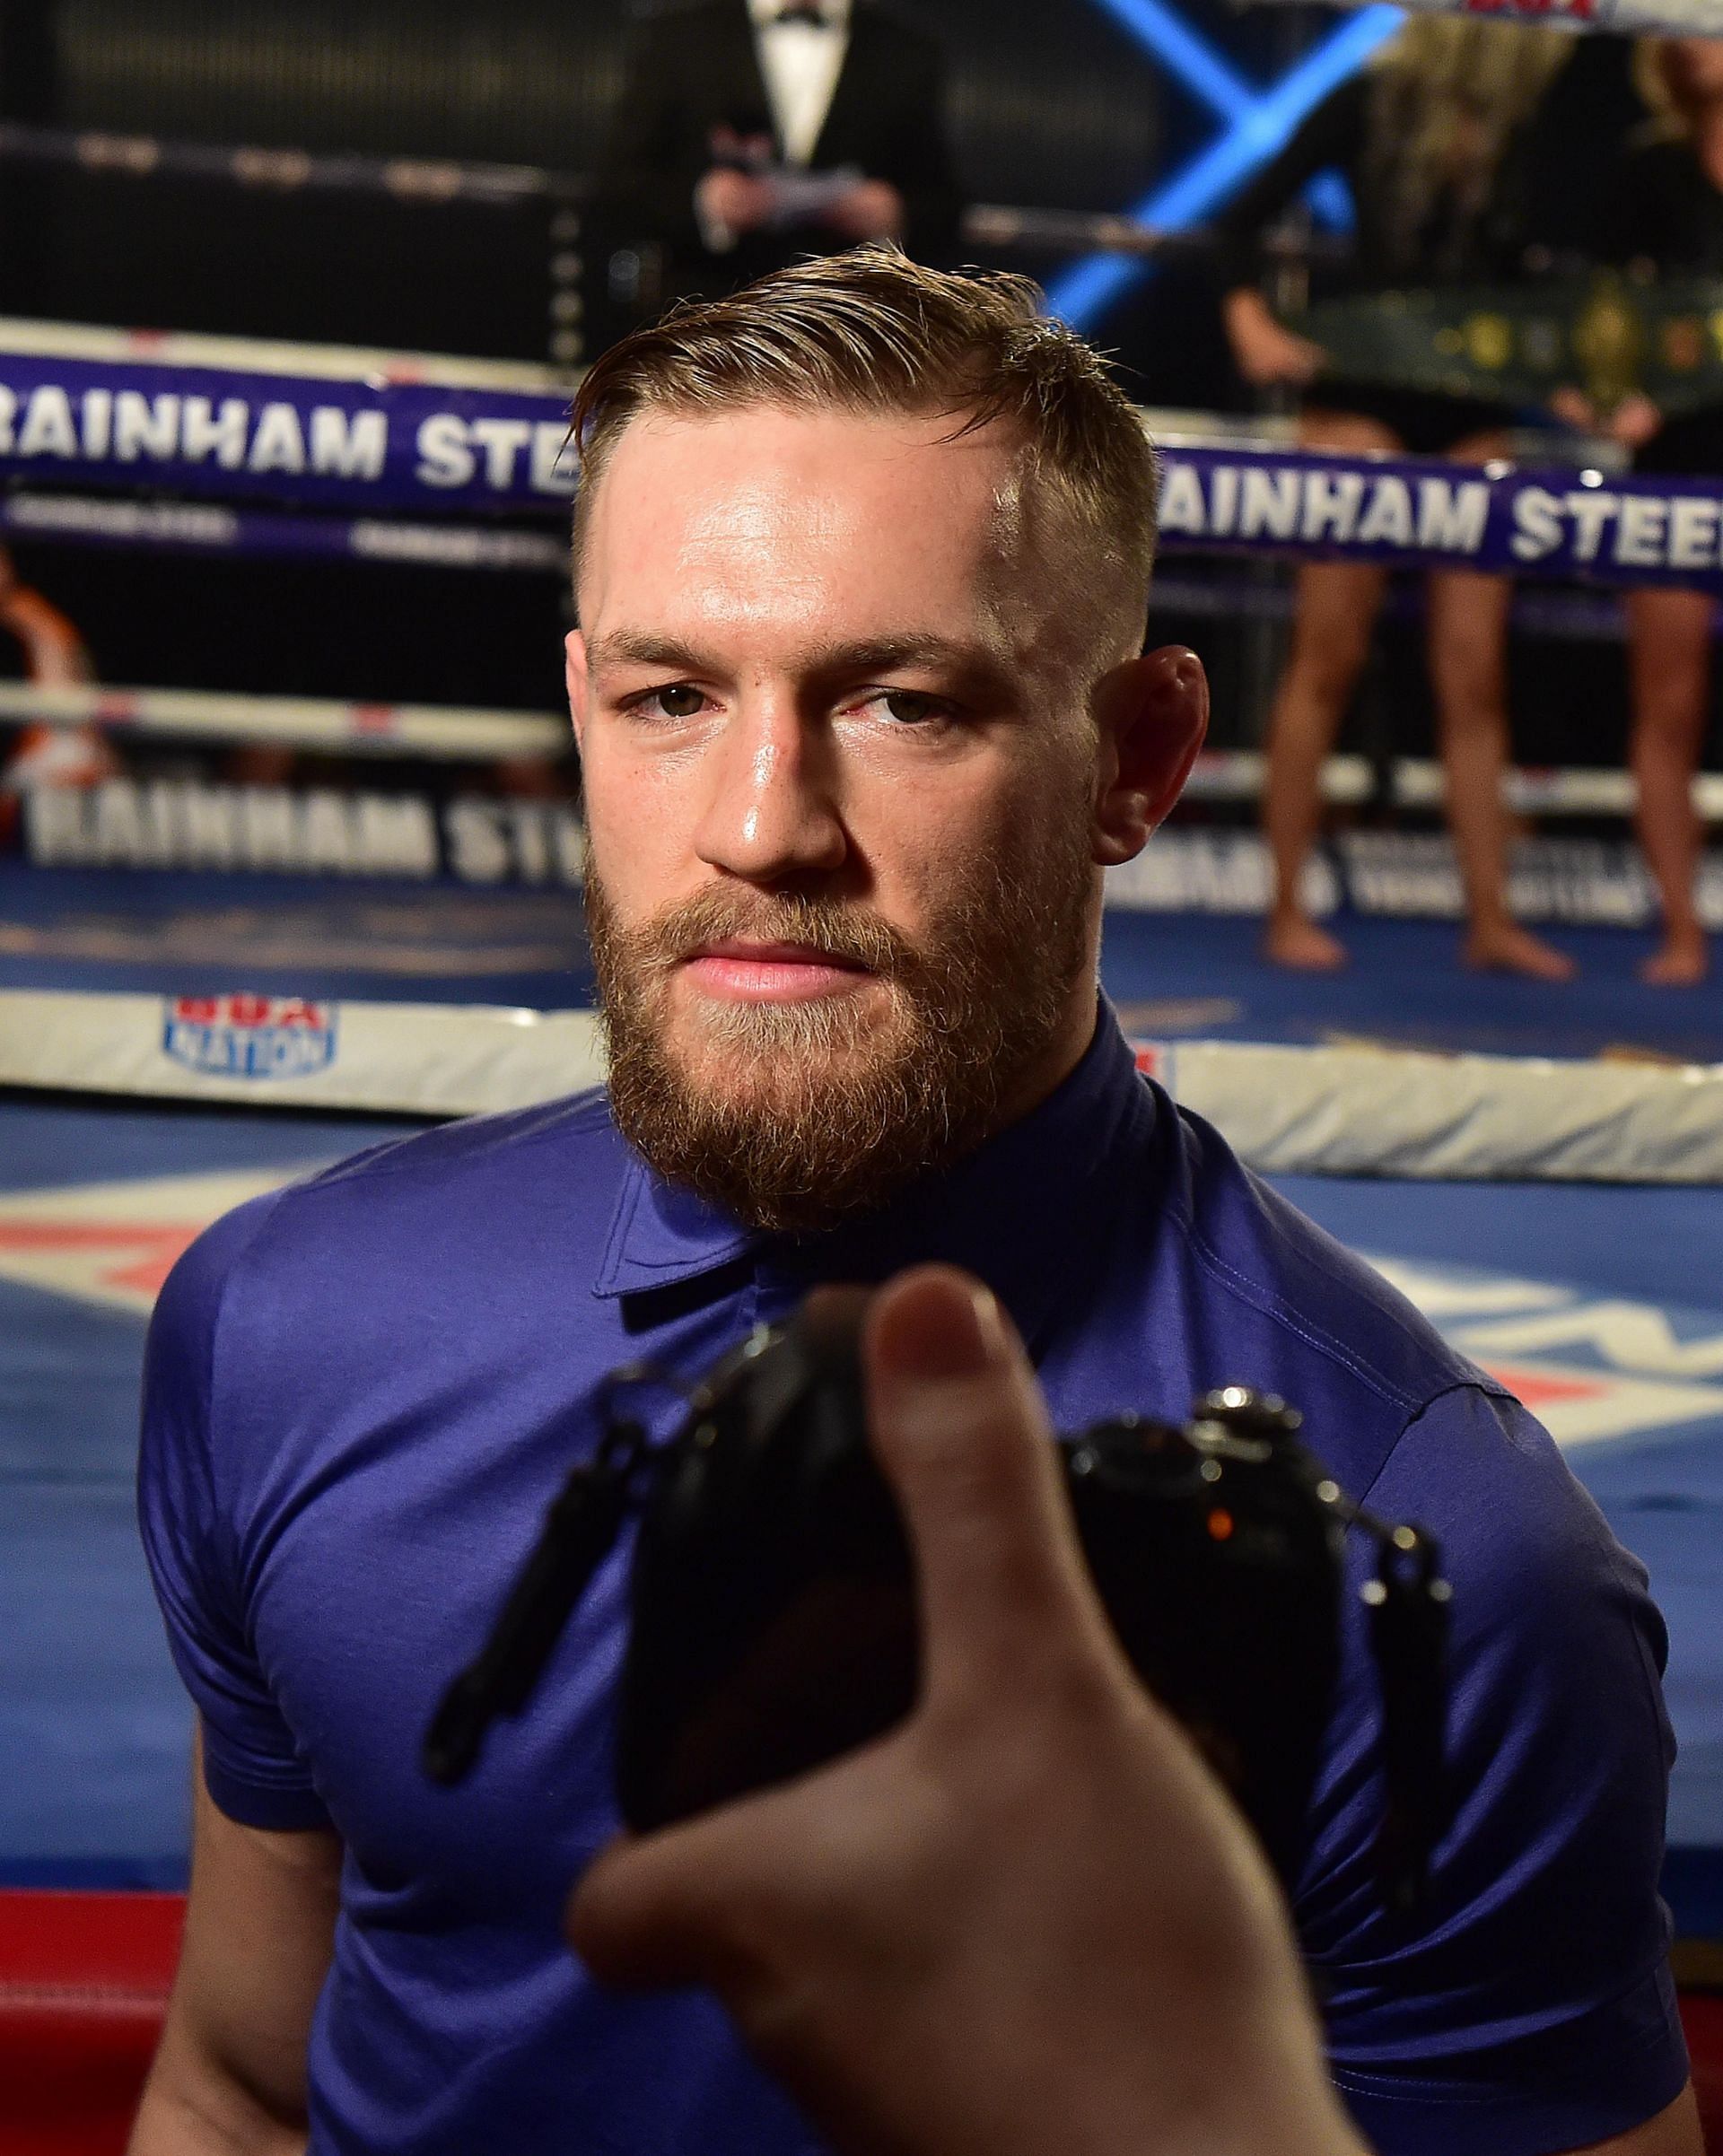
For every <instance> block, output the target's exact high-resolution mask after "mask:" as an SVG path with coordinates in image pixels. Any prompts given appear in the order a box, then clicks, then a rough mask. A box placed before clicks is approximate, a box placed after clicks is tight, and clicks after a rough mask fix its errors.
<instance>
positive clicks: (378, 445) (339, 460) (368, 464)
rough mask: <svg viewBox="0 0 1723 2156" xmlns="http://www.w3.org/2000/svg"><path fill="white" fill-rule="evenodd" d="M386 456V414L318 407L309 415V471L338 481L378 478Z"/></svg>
mask: <svg viewBox="0 0 1723 2156" xmlns="http://www.w3.org/2000/svg"><path fill="white" fill-rule="evenodd" d="M388 455H389V415H388V413H387V412H379V411H376V410H374V409H373V410H372V411H369V412H346V411H344V410H343V409H342V407H341V406H339V405H319V406H317V407H316V409H315V410H314V411H313V412H312V414H311V469H312V470H313V471H314V472H319V473H324V474H328V476H331V477H334V478H337V479H380V478H381V477H382V476H383V464H384V461H385V459H386V458H388Z"/></svg>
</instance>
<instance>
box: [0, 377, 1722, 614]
mask: <svg viewBox="0 0 1723 2156" xmlns="http://www.w3.org/2000/svg"><path fill="white" fill-rule="evenodd" d="M1161 459H1162V467H1163V485H1162V491H1161V509H1160V519H1161V531H1162V537H1163V541H1164V543H1165V545H1166V546H1167V548H1168V551H1172V552H1190V551H1196V552H1214V551H1220V552H1227V553H1247V554H1287V555H1292V556H1296V557H1299V558H1303V559H1310V558H1324V559H1334V560H1347V561H1360V562H1371V563H1381V564H1383V565H1384V566H1389V567H1394V566H1400V567H1409V568H1426V569H1440V568H1443V567H1447V568H1454V569H1472V570H1480V571H1485V572H1491V573H1493V574H1500V575H1508V576H1519V577H1525V576H1534V577H1559V578H1580V579H1584V580H1593V581H1596V582H1602V583H1610V584H1640V583H1657V582H1669V583H1681V584H1687V585H1695V586H1699V587H1701V588H1703V589H1711V590H1717V591H1723V479H1712V478H1692V479H1679V478H1669V477H1665V476H1656V477H1649V476H1648V477H1645V478H1635V477H1633V476H1631V475H1622V476H1616V475H1606V474H1605V473H1603V472H1601V471H1596V470H1592V469H1568V470H1561V469H1556V468H1552V469H1536V470H1527V469H1522V468H1519V467H1514V466H1510V465H1507V464H1497V465H1490V466H1487V467H1482V468H1479V469H1473V468H1471V467H1465V466H1457V465H1452V464H1447V463H1444V462H1441V461H1439V460H1438V459H1432V458H1372V457H1347V456H1338V455H1333V454H1329V453H1325V452H1317V451H1314V450H1293V449H1279V448H1274V447H1269V446H1265V445H1250V446H1246V445H1243V444H1231V443H1226V444H1222V443H1215V444H1204V443H1196V442H1191V441H1176V442H1172V443H1169V444H1168V446H1167V447H1166V448H1165V449H1164V450H1162V452H1161ZM0 475H4V476H12V477H13V479H14V480H24V479H28V480H29V481H31V482H32V483H35V484H38V485H40V484H44V483H48V482H52V483H54V484H57V485H61V486H65V487H67V488H73V487H83V488H88V487H100V488H103V489H117V488H118V489H125V490H127V492H130V493H149V494H151V495H156V496H159V495H162V494H164V493H165V494H174V495H179V496H189V497H193V502H192V504H190V505H188V508H187V509H186V510H185V511H183V512H179V513H181V514H183V515H187V516H191V517H194V518H195V517H196V516H197V514H198V513H199V512H198V511H197V507H196V502H197V499H198V498H201V499H202V500H203V501H205V502H211V501H219V502H227V503H244V502H257V503H259V504H261V503H264V502H267V503H270V504H274V505H277V506H278V507H281V508H284V509H289V510H294V509H296V510H300V511H306V510H316V511H345V512H351V513H353V514H354V515H356V516H360V517H368V518H371V519H377V521H375V522H372V523H369V524H366V525H364V526H363V527H353V528H346V529H343V530H337V529H334V528H330V529H328V530H324V531H319V532H312V531H310V530H309V529H307V530H303V531H299V532H293V531H290V530H288V529H287V528H285V527H284V526H283V527H281V528H277V527H276V525H275V524H272V523H267V522H266V521H263V520H260V518H261V512H260V511H250V512H249V517H250V519H251V521H250V522H249V523H248V522H247V521H246V520H244V519H235V520H233V521H232V524H231V525H228V524H224V525H223V528H222V529H221V530H220V531H219V532H218V531H217V530H216V529H215V528H214V526H213V524H212V525H211V527H210V528H206V529H203V530H197V531H194V530H192V529H190V528H180V529H178V530H170V529H169V528H168V524H171V520H172V516H173V514H174V513H175V512H173V511H171V506H170V505H168V504H163V503H159V502H157V503H154V504H151V505H149V506H150V508H151V510H152V512H153V520H152V517H145V518H144V519H143V521H142V522H140V523H139V524H137V525H136V528H134V529H133V530H131V531H130V532H129V533H127V531H124V530H122V529H120V528H119V527H118V525H117V524H114V523H113V522H112V521H111V520H110V519H105V518H104V517H103V516H102V515H101V513H100V512H98V511H94V510H93V509H92V508H91V507H88V506H84V507H80V508H79V509H77V510H75V511H73V510H71V509H70V508H69V507H68V510H67V511H66V512H65V513H64V515H61V516H58V517H57V512H56V511H54V510H53V509H51V508H49V507H48V506H47V503H48V500H49V499H50V498H49V497H48V496H46V495H43V496H39V497H37V499H36V500H35V502H33V503H32V504H31V507H30V508H29V509H28V510H25V511H23V513H22V514H21V515H19V516H17V517H15V518H13V517H4V518H0V522H4V523H7V524H9V525H10V526H11V528H13V529H14V530H19V531H22V529H23V528H25V527H26V525H27V524H30V523H33V525H34V527H35V528H36V529H37V530H38V531H39V533H40V535H41V536H42V537H49V536H52V535H53V531H54V527H55V525H56V523H57V522H58V524H59V532H58V536H60V537H66V538H77V537H83V538H85V539H93V540H97V541H101V540H108V541H109V542H115V541H118V542H120V543H124V542H125V540H126V539H127V537H131V538H132V539H133V540H134V541H135V543H137V544H141V545H149V544H151V543H155V544H164V543H165V544H174V543H176V541H177V543H179V544H180V545H183V546H190V547H192V548H194V549H196V548H197V547H199V546H202V547H213V548H217V549H221V548H225V549H228V550H231V551H234V552H249V551H258V552H262V553H267V552H277V551H278V552H290V551H291V552H301V551H303V552H325V551H327V552H330V553H337V552H350V553H355V554H363V553H370V554H372V556H373V557H374V558H387V557H389V555H390V554H394V555H395V556H396V557H397V558H412V557H413V556H415V555H417V556H418V557H419V558H427V559H429V558H435V557H436V556H437V555H438V554H441V555H442V558H444V559H447V560H450V561H456V560H458V559H459V558H460V556H461V554H462V553H463V551H464V550H463V549H462V548H461V547H459V546H455V545H452V544H451V542H450V539H449V538H448V537H442V538H441V539H437V540H429V539H426V540H422V541H420V542H419V543H417V544H416V545H415V544H414V543H412V542H410V541H407V540H404V541H403V543H402V545H401V546H399V547H395V546H391V545H390V544H389V542H388V540H387V539H386V538H383V537H380V535H381V534H382V533H383V532H384V531H385V530H386V528H387V527H386V522H385V521H384V520H386V519H395V518H398V517H400V516H402V515H409V516H412V515H417V516H421V517H424V516H441V517H445V518H446V517H449V516H450V515H451V514H452V515H455V516H466V517H469V518H470V517H473V516H475V515H491V516H495V515H506V516H514V517H519V516H521V515H523V514H531V513H532V512H534V511H538V512H540V513H546V512H547V513H548V514H550V515H551V516H554V517H555V518H556V519H558V520H560V519H562V517H563V516H564V514H565V513H566V509H567V504H568V502H569V499H570V497H571V496H572V494H573V486H574V474H573V459H572V458H571V455H570V453H569V448H568V430H567V414H566V407H565V404H564V397H563V396H562V394H561V393H560V392H555V391H551V390H537V389H532V388H495V387H481V386H470V387H463V386H460V385H459V384H451V383H448V382H436V381H424V380H399V379H395V378H393V377H392V376H391V375H389V374H388V373H385V372H379V373H376V374H373V375H369V376H363V377H359V378H343V377H339V376H329V375H318V374H310V373H306V374H294V373H292V372H287V371H271V370H268V369H266V368H256V369H253V368H248V367H238V366H228V367H223V366H215V365H186V364H184V363H174V364H168V363H164V362H162V361H160V360H151V359H150V358H148V357H147V356H144V357H136V358H135V357H119V356H114V357H106V356H77V355H67V354H36V353H20V352H11V353H6V352H3V351H0ZM21 507H22V504H21ZM204 513H206V514H210V515H213V514H214V512H204ZM163 519H167V522H166V523H164V522H163ZM122 521H123V519H122ZM145 526H148V527H149V528H145ZM446 529H447V528H446ZM520 540H527V541H528V544H527V546H526V547H525V548H524V549H522V548H521V547H520ZM514 546H515V549H516V551H512V552H511V551H509V550H504V554H505V555H506V558H504V557H503V556H499V557H498V558H497V559H495V560H494V561H493V560H486V561H485V563H484V564H483V565H485V566H495V567H503V566H511V567H512V566H529V565H530V566H533V567H538V566H541V565H542V564H541V563H540V562H539V560H538V558H537V557H536V556H534V558H532V559H531V560H530V561H529V560H528V559H527V558H526V557H527V555H528V554H531V553H532V549H531V547H530V542H529V535H520V539H517V540H516V541H515V542H514Z"/></svg>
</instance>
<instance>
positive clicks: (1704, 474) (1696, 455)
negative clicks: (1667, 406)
mask: <svg viewBox="0 0 1723 2156" xmlns="http://www.w3.org/2000/svg"><path fill="white" fill-rule="evenodd" d="M1633 469H1634V470H1635V471H1636V472H1667V473H1669V474H1670V475H1672V476H1680V475H1681V474H1682V473H1684V472H1685V473H1689V474H1691V475H1692V477H1693V478H1695V479H1719V478H1723V405H1711V406H1708V407H1707V408H1706V409H1705V410H1703V411H1700V412H1684V413H1683V414H1682V415H1680V417H1679V418H1676V419H1671V420H1668V421H1666V423H1665V424H1664V425H1663V426H1661V427H1659V428H1658V430H1657V432H1656V433H1655V434H1654V435H1653V436H1652V437H1651V439H1650V441H1648V442H1647V443H1646V445H1645V447H1644V448H1643V449H1642V450H1635V452H1634V456H1633Z"/></svg>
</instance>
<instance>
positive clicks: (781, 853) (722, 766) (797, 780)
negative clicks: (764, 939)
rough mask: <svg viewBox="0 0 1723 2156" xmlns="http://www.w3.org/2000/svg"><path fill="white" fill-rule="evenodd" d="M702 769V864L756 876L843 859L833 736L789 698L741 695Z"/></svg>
mask: <svg viewBox="0 0 1723 2156" xmlns="http://www.w3.org/2000/svg"><path fill="white" fill-rule="evenodd" d="M708 776H709V785H710V791H709V793H708V795H707V798H706V800H705V803H704V808H703V811H702V814H701V818H700V824H699V827H698V830H697V832H696V834H695V847H696V849H697V851H698V852H699V856H700V859H701V860H703V861H704V862H705V863H706V864H707V865H708V866H709V867H711V868H713V869H722V871H724V872H725V873H726V874H728V875H730V876H740V877H746V878H747V879H748V881H749V882H750V883H757V884H771V883H781V882H783V881H785V880H787V879H789V878H792V877H796V876H806V875H809V874H812V873H817V872H822V873H829V872H830V871H832V870H833V869H838V868H841V867H842V865H843V863H844V857H845V856H846V854H847V853H848V851H849V843H850V842H849V837H848V834H847V833H846V832H845V830H844V822H843V818H842V816H841V815H840V814H839V809H838V798H837V770H836V757H835V743H834V742H833V740H832V738H831V735H830V733H829V731H828V730H827V729H825V728H823V727H820V726H818V725H816V724H813V723H810V722H809V721H808V720H805V719H804V718H803V717H802V716H801V715H800V713H799V712H798V711H796V710H795V709H794V707H793V705H792V703H790V701H789V700H788V699H782V700H781V699H779V698H776V697H763V698H760V699H758V700H754V699H745V700H744V702H743V703H742V704H741V705H740V707H739V709H738V711H737V712H736V713H735V715H734V717H733V718H732V719H731V720H730V724H729V725H728V726H726V727H725V728H724V729H723V732H722V735H721V736H720V738H719V739H718V741H717V743H716V745H715V747H714V751H713V757H712V760H711V763H710V764H709V766H708Z"/></svg>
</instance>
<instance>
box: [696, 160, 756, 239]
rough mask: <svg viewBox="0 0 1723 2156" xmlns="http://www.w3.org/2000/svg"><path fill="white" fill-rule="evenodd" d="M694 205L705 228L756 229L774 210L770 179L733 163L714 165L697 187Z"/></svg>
mask: <svg viewBox="0 0 1723 2156" xmlns="http://www.w3.org/2000/svg"><path fill="white" fill-rule="evenodd" d="M694 206H695V214H697V216H698V217H699V220H700V224H701V228H702V230H703V231H725V232H730V233H732V234H739V233H742V232H754V231H758V230H759V229H760V227H761V226H762V225H763V224H765V223H766V222H767V221H768V219H769V218H770V217H771V214H772V188H771V183H770V182H769V181H767V180H765V179H760V178H759V177H758V176H757V174H755V173H753V172H740V171H738V170H736V168H735V167H734V166H733V165H714V166H713V169H712V170H711V171H710V172H708V173H707V174H706V175H705V177H704V179H702V180H701V182H700V184H699V186H698V187H697V188H695V190H694Z"/></svg>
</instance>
